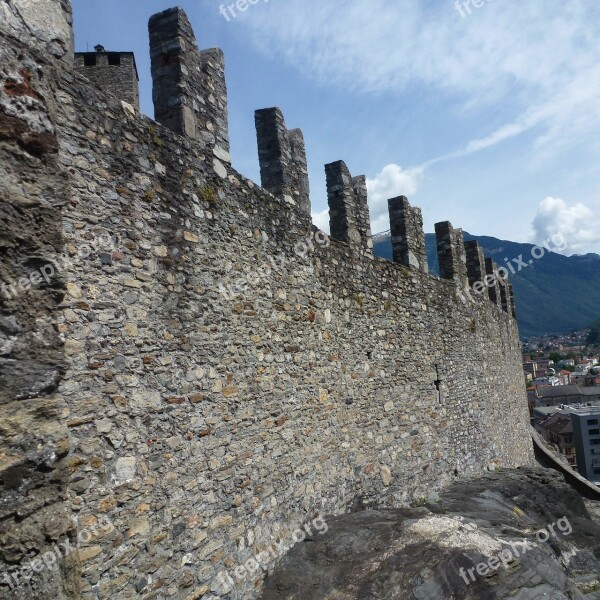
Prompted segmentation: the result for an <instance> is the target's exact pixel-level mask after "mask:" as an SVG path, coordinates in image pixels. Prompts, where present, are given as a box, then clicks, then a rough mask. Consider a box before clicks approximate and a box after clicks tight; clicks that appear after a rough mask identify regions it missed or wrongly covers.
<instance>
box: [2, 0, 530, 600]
mask: <svg viewBox="0 0 600 600" xmlns="http://www.w3.org/2000/svg"><path fill="white" fill-rule="evenodd" d="M70 15H71V9H70V6H69V2H68V0H4V1H3V2H2V3H0V35H1V36H2V44H1V45H0V71H1V80H0V189H1V190H2V202H1V204H0V210H1V214H2V224H3V227H2V231H1V233H0V286H1V287H0V291H1V293H0V432H1V438H0V444H1V447H0V494H1V495H0V511H1V512H0V514H1V519H0V598H27V599H28V600H32V599H38V598H39V599H42V598H44V599H47V598H53V599H66V598H79V597H81V598H85V599H92V598H98V599H105V598H106V599H108V598H111V599H112V598H119V599H127V598H146V599H151V598H176V599H187V600H191V599H204V600H207V599H209V598H213V599H214V598H218V597H219V589H218V586H217V583H216V582H217V577H218V575H219V573H220V572H222V571H224V570H228V569H231V568H232V567H234V566H235V565H237V564H240V563H244V561H247V560H248V559H250V558H252V557H253V556H254V555H256V554H257V553H259V552H261V551H262V550H264V549H265V548H266V547H268V546H269V545H271V544H273V543H274V542H276V541H277V540H278V539H284V538H286V537H287V536H288V535H289V533H290V532H291V531H294V530H295V529H296V528H298V527H299V526H302V525H303V524H305V523H307V522H308V521H310V520H311V519H314V518H315V516H316V515H323V516H324V517H325V518H326V517H327V516H328V515H331V516H333V515H340V514H344V513H347V512H348V511H350V510H352V509H353V508H356V507H359V506H378V507H393V506H402V505H404V504H406V503H407V502H410V501H411V500H413V499H414V498H419V497H424V496H427V495H428V494H429V493H431V492H432V491H433V490H438V489H441V488H442V487H444V486H445V485H447V484H448V483H450V482H452V481H454V480H455V479H456V478H457V477H464V476H469V475H476V474H480V473H481V472H483V471H486V470H488V469H494V468H496V467H497V466H500V465H502V466H507V467H511V466H517V465H521V464H524V463H528V462H529V461H530V460H531V442H530V437H529V433H528V424H527V423H528V414H527V404H526V402H525V398H524V393H525V392H524V389H523V384H522V374H521V366H520V354H519V350H520V348H519V339H518V331H517V325H516V322H515V320H514V318H513V309H514V306H513V305H512V304H511V302H512V301H511V295H510V293H509V292H510V288H509V287H508V286H509V285H510V284H507V283H505V282H498V286H499V289H497V288H496V287H495V286H496V284H495V283H494V286H493V288H490V291H489V294H490V298H493V299H494V300H495V301H494V302H492V301H491V300H490V299H489V298H483V299H480V300H478V301H477V302H468V301H467V302H465V301H464V294H463V293H462V291H463V289H464V287H465V286H467V285H468V282H469V277H470V278H471V280H472V279H473V277H474V274H475V273H479V274H480V276H481V274H483V273H485V272H486V268H485V267H486V265H482V264H481V260H477V257H478V256H479V254H478V252H477V250H476V249H470V256H471V260H469V263H468V264H467V261H466V254H465V249H464V248H463V247H462V233H461V232H460V230H454V229H452V227H451V226H450V225H449V224H442V226H441V227H439V228H438V233H439V239H438V248H439V253H440V264H441V265H444V270H443V276H444V278H443V279H437V278H435V277H433V276H431V275H429V274H428V273H427V272H426V271H427V269H426V264H423V249H422V231H420V230H419V228H420V227H421V225H420V223H421V219H420V214H419V213H418V212H417V211H415V209H412V208H411V207H410V205H409V203H408V201H405V199H403V200H402V201H400V202H396V203H392V205H391V207H390V212H391V218H392V221H393V223H392V228H393V231H395V232H397V233H396V234H395V235H396V240H395V243H396V245H395V253H394V257H395V261H396V262H395V263H394V262H388V261H385V260H381V259H378V258H375V257H373V253H372V239H371V232H370V225H369V219H368V209H367V204H366V186H365V185H364V178H363V177H360V176H359V177H352V176H351V175H350V172H349V170H348V168H347V167H346V165H345V164H344V163H343V162H341V161H340V162H338V163H333V164H332V165H328V167H327V173H328V177H329V186H328V188H329V189H328V191H329V201H330V206H331V221H332V222H331V231H332V232H333V235H332V239H331V240H330V239H329V238H327V236H325V235H324V234H323V233H322V232H319V231H318V230H317V229H316V228H315V227H314V226H313V225H312V223H311V219H310V200H309V197H308V194H309V186H308V179H307V176H306V156H305V153H304V143H303V140H302V136H301V133H300V132H299V131H298V130H291V131H288V130H287V129H286V128H285V125H284V122H283V117H282V116H281V117H280V113H279V112H278V111H277V110H271V111H267V112H262V113H261V112H259V113H257V125H258V126H259V127H258V150H259V156H260V161H261V171H262V173H263V177H265V178H266V181H265V182H264V183H265V185H264V187H260V186H258V185H256V184H255V183H253V182H252V181H249V180H248V179H245V178H244V177H242V176H241V175H240V174H239V173H237V172H236V171H235V170H234V169H233V168H232V167H231V165H230V164H229V140H228V134H227V95H226V85H225V78H224V64H223V57H222V53H221V52H220V51H218V50H208V51H200V50H199V49H198V45H197V43H196V40H195V39H194V35H193V33H192V29H191V26H190V24H189V22H188V20H187V17H186V16H185V13H184V12H183V11H182V10H181V9H172V10H169V11H165V12H163V13H161V14H160V15H157V16H155V17H153V18H152V19H151V21H150V40H151V55H152V75H153V81H154V99H155V103H156V116H157V121H156V122H155V121H152V120H151V119H149V118H147V117H145V116H144V115H142V114H140V113H139V112H138V111H137V110H136V109H135V108H134V107H133V106H132V105H131V104H129V103H127V102H124V101H123V100H122V99H121V98H119V97H117V96H114V95H112V90H110V89H105V90H102V89H100V88H99V87H98V86H97V84H93V83H92V82H90V81H89V80H88V79H87V78H86V76H85V69H84V68H83V67H82V68H76V67H74V66H73V44H72V32H71V25H70V23H71V16H70ZM86 68H91V67H86ZM119 72H120V73H126V72H127V70H126V69H121V70H120V71H119ZM129 72H130V73H131V76H134V70H133V69H129ZM115 89H131V86H129V88H128V86H126V85H124V86H117V87H116V88H115ZM294 186H298V189H294ZM265 188H266V189H265ZM267 190H268V191H267ZM399 232H404V235H405V236H406V240H405V242H402V240H400V239H399V237H398V236H400V235H401V233H399ZM473 257H475V259H473ZM49 265H50V266H49ZM50 267H51V268H50ZM491 267H492V268H493V264H492V265H491ZM51 271H52V276H51V277H49V278H48V279H45V278H42V277H37V276H35V274H36V273H38V272H39V273H50V272H51ZM492 272H493V271H492ZM501 297H502V299H503V303H502V305H499V303H498V301H497V299H499V298H501ZM99 523H103V524H106V523H109V524H110V525H111V526H110V527H104V526H103V527H98V524H99ZM90 531H93V532H94V534H93V535H91V534H90V533H89V532H90ZM67 541H68V542H69V543H70V547H73V548H76V551H73V552H69V553H67V552H66V551H65V552H60V554H58V549H59V548H64V544H65V543H66V542H67ZM60 544H63V546H60ZM50 551H52V552H55V554H56V556H57V557H58V566H57V568H53V569H51V568H49V567H46V566H42V567H41V568H40V564H42V565H43V564H44V563H40V561H39V560H37V562H36V559H39V558H40V557H43V556H44V554H46V553H48V552H50ZM262 578H263V575H261V574H260V573H257V574H256V575H255V577H250V578H248V579H247V580H244V581H241V582H239V584H238V585H237V587H236V589H235V592H234V593H235V594H236V595H235V597H236V598H243V599H246V598H247V599H250V598H255V597H257V596H258V594H259V593H260V586H261V582H262Z"/></svg>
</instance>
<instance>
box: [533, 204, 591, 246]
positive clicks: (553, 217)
mask: <svg viewBox="0 0 600 600" xmlns="http://www.w3.org/2000/svg"><path fill="white" fill-rule="evenodd" d="M532 225H533V235H532V242H534V243H536V244H543V243H544V242H545V241H548V240H550V244H549V245H550V248H551V249H552V250H555V251H557V252H558V251H560V252H561V253H563V254H582V253H586V252H589V251H590V249H593V248H596V251H598V250H600V210H596V211H594V210H592V209H591V208H590V207H589V206H586V205H584V204H581V203H578V204H573V205H569V204H567V203H566V202H565V201H564V200H563V199H562V198H554V197H552V196H548V197H547V198H544V200H542V201H541V202H540V204H539V206H538V209H537V214H536V216H535V218H534V220H533V224H532ZM563 246H566V248H563V249H562V250H561V247H563Z"/></svg>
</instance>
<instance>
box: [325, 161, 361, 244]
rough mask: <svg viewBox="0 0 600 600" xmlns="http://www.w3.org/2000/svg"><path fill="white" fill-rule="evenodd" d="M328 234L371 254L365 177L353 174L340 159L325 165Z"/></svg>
mask: <svg viewBox="0 0 600 600" xmlns="http://www.w3.org/2000/svg"><path fill="white" fill-rule="evenodd" d="M325 174H326V176H327V199H328V202H329V227H330V233H331V237H332V238H333V239H336V240H340V241H342V242H347V243H349V244H352V245H354V246H358V247H361V248H362V250H363V251H364V253H365V254H366V255H367V256H373V237H372V235H371V220H370V217H369V205H368V202H367V180H366V178H365V177H364V176H362V175H361V176H358V177H352V175H351V174H350V171H349V170H348V167H347V166H346V164H345V163H344V162H343V161H337V162H334V163H330V164H328V165H325Z"/></svg>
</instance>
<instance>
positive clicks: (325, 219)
mask: <svg viewBox="0 0 600 600" xmlns="http://www.w3.org/2000/svg"><path fill="white" fill-rule="evenodd" d="M311 216H312V222H313V223H314V224H315V225H316V226H317V227H318V228H319V229H320V230H321V231H325V232H326V233H329V209H328V208H326V209H325V210H322V211H321V212H313V213H312V215H311Z"/></svg>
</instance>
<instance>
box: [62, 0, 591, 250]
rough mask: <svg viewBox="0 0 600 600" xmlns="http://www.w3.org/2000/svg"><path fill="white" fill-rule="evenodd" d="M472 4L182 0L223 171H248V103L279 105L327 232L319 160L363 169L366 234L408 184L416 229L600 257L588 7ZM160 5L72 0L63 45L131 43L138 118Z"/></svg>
mask: <svg viewBox="0 0 600 600" xmlns="http://www.w3.org/2000/svg"><path fill="white" fill-rule="evenodd" d="M467 2H468V0H459V2H458V3H455V0H394V2H391V1H390V0H345V1H344V2H343V3H342V2H340V0H258V1H257V4H255V5H249V6H248V8H247V10H246V11H245V12H241V11H237V10H236V9H235V8H234V9H233V10H234V12H235V13H236V16H235V17H232V16H231V14H230V13H229V14H228V17H229V20H227V19H226V18H225V17H224V16H223V15H222V14H221V13H220V11H219V8H220V6H221V2H220V0H179V5H180V6H182V7H183V8H184V9H185V10H186V12H187V14H188V16H189V18H190V20H191V22H192V25H193V26H194V29H195V32H196V37H197V39H198V43H199V45H200V47H201V48H210V47H215V46H218V47H220V48H222V49H223V51H224V52H225V58H226V73H227V84H228V88H229V111H230V136H231V145H232V159H233V165H234V167H235V168H236V169H237V170H238V171H240V172H241V173H242V174H244V175H246V176H247V177H249V178H251V179H253V180H254V181H256V182H259V181H260V177H259V169H258V157H257V150H256V138H255V132H254V115H253V113H254V110H255V109H257V108H264V107H269V106H279V107H280V108H281V109H282V110H283V113H284V115H285V118H286V122H287V125H288V127H289V128H293V127H300V128H301V129H302V130H303V132H304V136H305V140H306V144H307V153H308V162H309V172H310V180H311V199H312V205H313V220H314V221H315V223H316V224H317V225H319V226H320V227H322V228H323V229H326V230H328V217H327V201H326V191H325V175H324V165H325V164H326V163H328V162H332V161H335V160H340V159H342V160H344V161H346V163H347V164H348V166H349V168H350V170H351V172H352V174H353V175H366V176H367V178H368V185H369V205H370V211H371V221H372V225H373V232H374V233H376V232H379V231H383V230H386V229H388V228H389V223H388V219H387V199H388V198H391V197H393V196H397V195H401V194H404V195H406V196H408V197H409V199H410V201H411V203H412V204H413V205H416V206H420V207H421V208H422V209H423V216H424V220H425V229H426V231H428V232H430V231H433V225H434V223H435V222H437V221H445V220H449V221H451V222H452V223H453V225H454V226H455V227H462V228H463V229H465V230H466V231H469V232H470V233H473V234H476V235H491V236H495V237H499V238H503V239H510V240H513V241H530V242H542V241H543V240H545V239H548V238H549V237H550V236H552V235H556V234H562V235H563V236H564V239H565V240H566V242H567V243H568V247H567V249H566V250H565V253H566V254H573V253H578V254H582V253H585V252H600V170H599V168H598V167H599V165H600V135H599V133H600V101H599V100H600V42H599V40H600V3H599V2H598V1H597V0H568V1H565V0H543V2H542V1H540V0H529V2H526V3H525V2H522V1H519V0H470V1H469V2H468V4H467ZM230 3H231V1H228V2H226V3H225V4H226V5H228V4H230ZM479 4H481V6H480V7H479V8H477V7H476V6H477V5H479ZM173 5H174V2H169V1H167V0H143V1H142V0H119V1H116V0H73V9H74V18H75V37H76V40H75V43H76V49H77V50H79V51H81V50H83V51H85V50H87V49H90V50H92V49H93V47H94V45H95V44H98V43H100V44H103V45H104V46H105V47H106V49H107V50H131V51H134V52H135V54H136V59H137V63H138V69H139V71H140V86H141V97H142V100H141V102H142V111H143V112H144V113H146V114H147V115H149V116H153V110H152V95H151V80H150V67H149V56H148V34H147V22H148V18H149V17H150V16H151V15H152V14H153V13H155V12H158V11H160V10H164V9H165V8H169V7H170V6H173ZM463 15H464V16H463Z"/></svg>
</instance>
